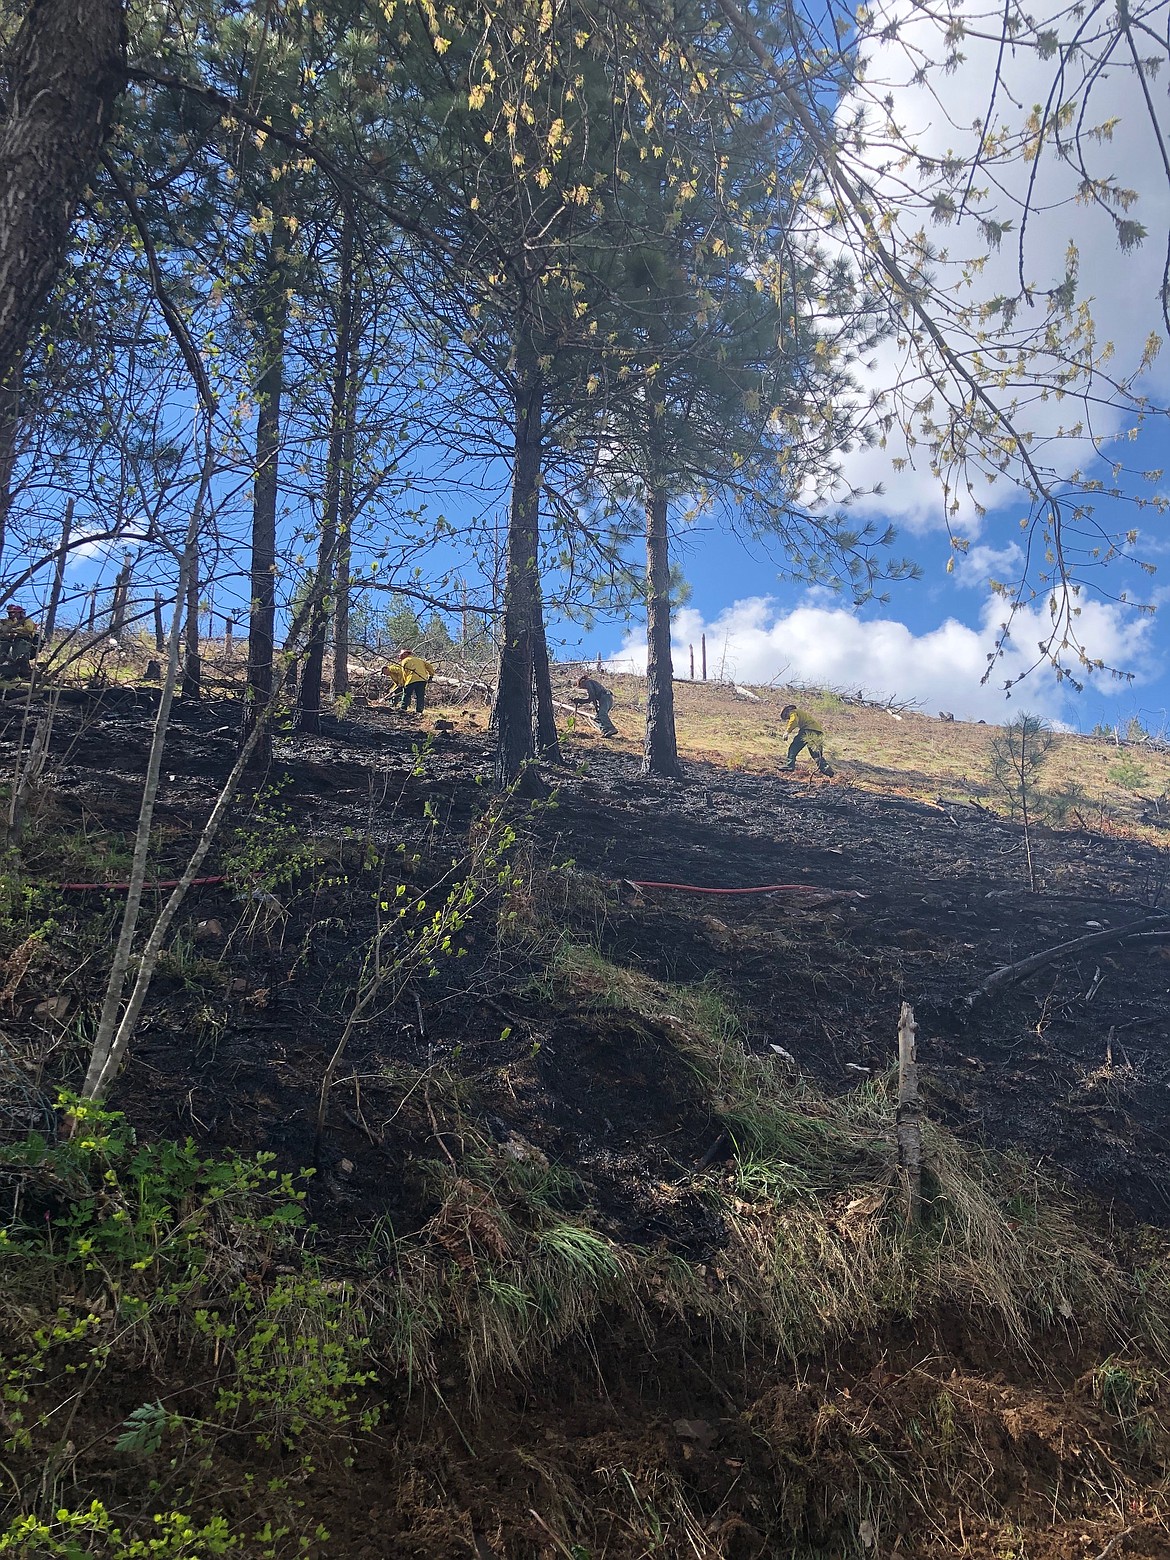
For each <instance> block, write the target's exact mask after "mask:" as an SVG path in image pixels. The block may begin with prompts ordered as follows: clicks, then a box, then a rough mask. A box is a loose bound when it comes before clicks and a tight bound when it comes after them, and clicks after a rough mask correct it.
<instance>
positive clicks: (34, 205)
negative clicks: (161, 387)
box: [0, 0, 126, 383]
mask: <svg viewBox="0 0 1170 1560" xmlns="http://www.w3.org/2000/svg"><path fill="white" fill-rule="evenodd" d="M6 65H7V69H6V72H5V74H6V78H7V79H6V82H5V94H4V95H5V98H6V100H7V109H8V111H7V114H6V115H5V117H4V120H3V122H2V123H0V383H3V382H5V381H7V380H8V379H9V377H10V376H11V375H12V374H13V373H14V371H17V369H18V365H19V364H20V362H21V361H22V359H23V357H24V353H25V348H26V346H27V345H28V340H29V336H30V334H31V332H32V329H33V325H34V322H35V319H36V314H37V310H38V309H39V308H40V306H41V304H42V303H43V302H44V299H45V296H46V294H47V293H48V291H49V288H50V287H51V286H52V284H53V281H54V280H55V278H56V276H57V274H58V272H59V271H60V269H61V265H62V263H63V261H64V258H65V252H66V249H67V247H68V244H69V233H70V229H71V227H72V225H73V217H74V213H75V212H76V210H77V206H78V203H79V202H80V200H81V198H82V196H83V195H84V193H85V190H86V187H87V185H88V184H89V181H90V178H91V177H92V175H93V171H94V168H95V167H96V166H97V162H98V158H99V156H100V154H101V150H102V147H103V146H104V145H105V142H106V140H107V138H108V137H109V134H110V127H111V125H112V123H113V119H114V108H115V105H116V103H117V101H118V98H119V97H120V96H121V94H122V91H123V89H124V88H125V85H126V18H125V7H124V4H123V0H33V3H32V4H31V5H30V6H29V7H28V10H27V11H26V13H25V17H24V20H23V21H22V22H21V24H20V29H19V31H18V32H17V35H16V38H15V40H14V42H13V45H12V48H11V50H10V51H9V54H8V59H7V62H6Z"/></svg>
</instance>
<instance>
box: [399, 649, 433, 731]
mask: <svg viewBox="0 0 1170 1560" xmlns="http://www.w3.org/2000/svg"><path fill="white" fill-rule="evenodd" d="M398 666H399V669H400V670H401V672H402V708H403V709H404V710H408V709H409V708H410V706H411V702H412V701H413V703H414V707H415V709H416V710H417V711H418V713H419V714H420V715H421V714H422V712H423V705H424V704H425V703H426V697H427V683H429V682H430V680H431V678H432V677H433V676H434V675H435V668H434V667H433V666H432V665H431V663H430V662H429V661H424V660H423V658H422V656H421V655H415V653H414V651H413V650H402V651H400V652H399V656H398Z"/></svg>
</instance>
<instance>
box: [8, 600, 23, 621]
mask: <svg viewBox="0 0 1170 1560" xmlns="http://www.w3.org/2000/svg"><path fill="white" fill-rule="evenodd" d="M25 615H26V614H25V610H24V608H23V607H18V606H17V605H16V603H15V602H13V603H12V605H11V606H10V607H9V609H8V616H9V617H14V618H22V617H24V616H25Z"/></svg>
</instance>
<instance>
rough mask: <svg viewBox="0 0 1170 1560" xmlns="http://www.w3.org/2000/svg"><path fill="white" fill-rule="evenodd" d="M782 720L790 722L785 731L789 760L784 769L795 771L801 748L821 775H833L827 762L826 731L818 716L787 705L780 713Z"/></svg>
mask: <svg viewBox="0 0 1170 1560" xmlns="http://www.w3.org/2000/svg"><path fill="white" fill-rule="evenodd" d="M780 719H781V720H786V721H787V722H788V725H787V726H786V727H785V729H784V735H785V736H786V737H787V738H788V759H787V762H786V763H785V764H784V768H785V769H795V768H796V755H797V754H798V753H799V752H800V750H801V748H806V749H807V750H808V755H809V757H810V758H812V759H814V760H815V761H816V766H817V768H818V769H819V770H820V772H821V774H823V775H831V774H832V773H833V771H832V769H831V768H830V766H829V765H828V764H827V763H826V762H825V730H824V727H823V726H822V725H821V723H820V721H819V720H817V718H816V716H815V715H810V714H809V713H808V711H807V710H800V709H797V707H796V705H795V704H786V705H785V706H784V708H783V709H782V710H781V711H780Z"/></svg>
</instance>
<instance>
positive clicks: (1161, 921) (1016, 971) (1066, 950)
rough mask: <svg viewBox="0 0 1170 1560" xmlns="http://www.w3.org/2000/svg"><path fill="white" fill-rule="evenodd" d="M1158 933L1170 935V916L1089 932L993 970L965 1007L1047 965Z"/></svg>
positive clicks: (972, 992) (967, 996) (965, 1000)
mask: <svg viewBox="0 0 1170 1560" xmlns="http://www.w3.org/2000/svg"><path fill="white" fill-rule="evenodd" d="M1158 932H1164V933H1166V934H1167V935H1170V915H1150V916H1144V917H1143V918H1142V919H1141V920H1140V921H1130V922H1128V923H1127V924H1126V925H1124V926H1111V927H1109V928H1107V929H1106V930H1105V931H1100V932H1089V933H1088V934H1087V935H1086V936H1084V937H1074V938H1073V939H1072V941H1071V942H1063V943H1057V944H1056V945H1055V947H1052V948H1045V949H1044V950H1043V951H1042V952H1040V953H1034V954H1032V956H1031V957H1030V958H1027V959H1020V960H1019V961H1018V962H1017V963H1015V964H1005V965H1002V966H1001V967H1000V968H999V969H998V970H992V972H991V974H990V975H989V976H988V977H987V979H986V980H985V981H983V982H982V983H981V984H980V985H978V986H976V988H975V990H974V991H971V992H968V994H967V995H966V996H965V997H964V998H963V1001H964V1004H965V1005H966V1006H967V1007H974V1006H975V1004H976V1002H979V1001H980V1000H981V999H982V998H984V997H989V996H991V995H993V994H994V993H995V992H997V991H1000V990H1002V989H1003V987H1005V986H1014V985H1015V984H1016V982H1017V981H1021V980H1024V979H1025V978H1026V977H1027V976H1029V975H1031V974H1033V973H1034V972H1035V971H1036V970H1042V969H1043V968H1044V967H1045V965H1047V964H1055V963H1057V961H1058V960H1060V959H1066V958H1069V957H1070V956H1071V955H1072V954H1074V953H1081V952H1082V951H1083V950H1084V949H1086V948H1100V947H1103V946H1104V945H1105V944H1106V943H1117V942H1125V941H1126V939H1127V938H1130V937H1141V936H1148V935H1150V934H1151V933H1158Z"/></svg>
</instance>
